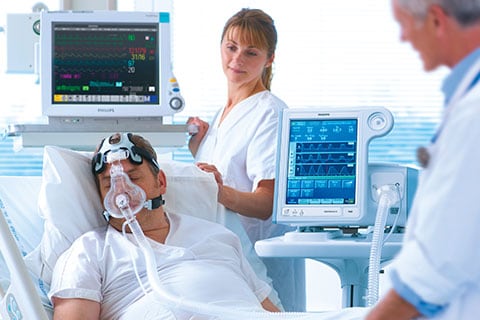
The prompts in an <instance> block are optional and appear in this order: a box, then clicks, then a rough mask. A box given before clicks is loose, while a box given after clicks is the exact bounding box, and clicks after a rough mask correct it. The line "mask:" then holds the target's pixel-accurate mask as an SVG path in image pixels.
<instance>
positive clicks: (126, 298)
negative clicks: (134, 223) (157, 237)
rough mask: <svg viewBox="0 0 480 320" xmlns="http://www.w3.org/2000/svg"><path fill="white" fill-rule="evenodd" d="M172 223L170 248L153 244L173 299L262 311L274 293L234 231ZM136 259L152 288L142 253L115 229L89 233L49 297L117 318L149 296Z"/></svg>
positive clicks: (69, 254)
mask: <svg viewBox="0 0 480 320" xmlns="http://www.w3.org/2000/svg"><path fill="white" fill-rule="evenodd" d="M168 218H169V220H170V232H169V234H168V237H167V239H166V240H165V245H163V244H159V243H157V242H155V241H150V243H151V245H152V247H153V250H154V251H155V255H156V261H157V266H158V275H159V278H160V282H161V283H162V285H164V286H165V288H166V290H168V292H169V293H170V294H172V295H174V296H177V297H183V298H184V299H185V300H186V301H197V302H204V303H209V304H215V305H224V306H227V307H229V308H238V309H244V310H261V311H263V309H262V307H261V304H260V302H261V301H263V300H264V299H265V298H266V297H267V296H268V294H269V293H270V290H271V288H270V287H269V286H268V285H267V284H266V283H265V282H263V281H260V280H259V279H258V278H257V276H256V275H255V273H254V272H253V270H252V269H251V266H250V264H249V263H248V262H247V261H246V259H245V258H244V256H243V252H242V248H241V245H240V243H239V240H238V238H237V237H236V236H235V235H234V234H233V233H232V232H231V231H229V230H227V229H225V228H223V227H222V226H220V225H218V224H215V223H211V222H208V221H206V220H203V219H199V218H194V217H191V216H183V215H176V214H171V213H170V214H168ZM129 236H130V238H132V235H129ZM130 250H131V251H130ZM131 255H133V257H134V259H135V262H136V265H137V269H138V271H139V275H140V278H141V279H142V283H143V284H144V285H145V286H146V288H147V289H148V287H149V286H148V280H147V275H146V267H145V263H144V260H143V255H142V253H141V250H140V248H138V247H137V246H135V245H133V243H132V242H130V241H129V240H127V239H126V238H124V237H123V235H122V234H121V233H120V232H118V231H117V230H115V229H113V228H112V227H111V226H109V227H108V229H105V228H102V229H101V230H100V229H97V230H95V231H91V232H88V233H86V234H84V235H83V236H81V237H80V238H79V239H77V240H76V241H75V242H74V243H73V245H72V247H71V248H70V249H68V250H67V251H66V252H65V253H64V254H62V256H61V257H60V259H59V260H58V262H57V264H56V266H55V269H54V273H53V275H54V276H53V280H52V285H51V290H50V293H49V296H50V297H51V296H56V297H62V298H84V299H89V300H93V301H98V302H101V304H102V305H101V317H100V318H101V319H117V318H118V317H119V316H120V315H121V314H123V313H124V312H126V311H127V309H128V307H129V306H130V305H131V304H133V303H134V302H136V301H138V300H139V299H141V298H142V297H144V292H143V290H142V289H141V287H140V286H139V284H138V281H137V278H136V276H135V273H134V271H133V270H134V269H133V266H132V260H131ZM174 314H175V316H176V317H177V319H190V317H191V316H192V314H191V313H188V312H186V311H185V310H182V309H181V308H175V310H174Z"/></svg>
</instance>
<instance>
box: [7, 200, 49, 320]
mask: <svg viewBox="0 0 480 320" xmlns="http://www.w3.org/2000/svg"><path fill="white" fill-rule="evenodd" d="M0 251H1V253H2V255H3V257H4V259H5V262H6V265H7V267H8V270H9V271H10V286H9V288H8V290H7V292H3V290H2V292H1V299H2V300H1V309H0V315H1V319H3V320H7V319H12V320H13V319H32V320H33V319H35V320H37V319H38V320H48V319H49V317H48V316H47V312H46V311H45V309H44V307H43V305H42V302H41V300H40V297H39V296H38V295H37V291H36V289H35V286H34V284H33V282H32V280H31V278H30V275H29V272H28V270H27V267H26V265H25V262H24V261H23V257H22V254H21V253H20V250H19V249H18V246H17V244H16V242H15V239H14V238H13V235H12V233H11V232H10V228H9V227H8V224H7V221H6V220H5V216H4V214H3V211H2V210H1V209H0Z"/></svg>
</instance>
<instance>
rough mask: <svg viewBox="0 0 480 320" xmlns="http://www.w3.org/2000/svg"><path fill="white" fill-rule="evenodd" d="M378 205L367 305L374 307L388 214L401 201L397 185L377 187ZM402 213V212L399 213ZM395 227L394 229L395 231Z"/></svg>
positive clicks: (371, 253)
mask: <svg viewBox="0 0 480 320" xmlns="http://www.w3.org/2000/svg"><path fill="white" fill-rule="evenodd" d="M377 193H378V207H377V215H376V218H375V225H374V227H373V235H372V245H371V247H370V259H369V265H368V289H367V304H366V305H367V307H372V306H373V305H374V304H375V303H376V302H377V301H378V291H379V280H380V278H379V275H380V258H381V256H382V247H383V244H384V243H385V240H386V239H384V233H385V231H384V230H385V225H386V223H387V216H388V213H389V210H390V209H391V208H392V206H393V205H394V204H396V203H398V202H399V201H400V192H399V190H398V186H396V185H384V186H382V187H380V188H378V189H377ZM398 215H400V212H399V213H397V218H398ZM393 229H394V228H393V227H392V230H391V231H393ZM387 237H388V236H387Z"/></svg>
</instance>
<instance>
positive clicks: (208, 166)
mask: <svg viewBox="0 0 480 320" xmlns="http://www.w3.org/2000/svg"><path fill="white" fill-rule="evenodd" d="M196 165H197V167H199V168H200V169H202V170H203V171H205V172H211V173H213V176H214V177H215V181H216V182H217V184H218V185H219V186H220V185H221V186H223V178H222V174H221V173H220V171H218V169H217V167H215V166H214V165H213V164H209V163H205V162H197V163H196Z"/></svg>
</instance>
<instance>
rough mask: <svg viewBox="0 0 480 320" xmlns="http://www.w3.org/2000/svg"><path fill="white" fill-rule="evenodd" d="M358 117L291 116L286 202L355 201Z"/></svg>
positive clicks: (341, 202) (336, 203)
mask: <svg viewBox="0 0 480 320" xmlns="http://www.w3.org/2000/svg"><path fill="white" fill-rule="evenodd" d="M357 126H358V123H357V119H327V120H325V119H315V120H311V119H308V120H302V119H292V120H290V136H289V146H288V165H287V170H288V175H287V189H286V197H285V199H286V200H285V204H288V205H295V204H299V205H309V204H312V205H323V204H327V205H328V204H330V205H342V204H355V199H356V198H355V186H356V179H357V177H356V169H357V168H356V166H357V131H358V130H357Z"/></svg>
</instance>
